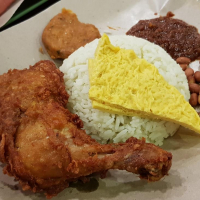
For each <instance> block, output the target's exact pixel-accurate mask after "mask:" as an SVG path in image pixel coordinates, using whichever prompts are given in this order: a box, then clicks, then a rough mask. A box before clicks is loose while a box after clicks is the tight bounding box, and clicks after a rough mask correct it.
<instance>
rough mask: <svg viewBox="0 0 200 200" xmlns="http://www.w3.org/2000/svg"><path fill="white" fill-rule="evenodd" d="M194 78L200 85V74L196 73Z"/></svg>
mask: <svg viewBox="0 0 200 200" xmlns="http://www.w3.org/2000/svg"><path fill="white" fill-rule="evenodd" d="M194 78H195V81H196V82H198V83H199V82H200V72H195V73H194Z"/></svg>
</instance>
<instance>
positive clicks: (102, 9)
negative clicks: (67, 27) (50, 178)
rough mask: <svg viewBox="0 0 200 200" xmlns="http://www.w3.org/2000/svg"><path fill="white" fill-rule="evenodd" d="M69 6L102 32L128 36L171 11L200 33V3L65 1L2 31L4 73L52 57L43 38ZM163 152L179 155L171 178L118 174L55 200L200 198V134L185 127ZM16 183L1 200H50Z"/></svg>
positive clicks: (3, 187)
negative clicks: (141, 22) (145, 22)
mask: <svg viewBox="0 0 200 200" xmlns="http://www.w3.org/2000/svg"><path fill="white" fill-rule="evenodd" d="M63 7H65V8H67V9H71V10H72V11H74V12H75V13H76V14H77V16H78V18H79V20H80V21H82V22H86V23H92V24H94V25H95V26H96V27H97V28H98V29H99V30H100V32H101V33H103V32H110V34H125V32H126V31H127V30H128V29H129V28H130V27H131V26H132V25H134V24H135V23H136V22H137V21H138V20H140V19H147V18H154V17H156V16H155V15H154V13H158V15H157V16H159V15H165V14H166V13H167V12H168V11H172V12H173V13H174V14H175V17H176V18H179V19H183V20H184V21H186V22H188V23H190V24H192V25H194V26H196V27H197V28H198V29H199V30H200V20H199V19H200V2H199V1H198V0H135V1H133V0H81V1H80V0H68V1H64V0H62V1H60V2H59V3H57V4H55V5H53V6H52V7H50V8H49V9H47V10H45V11H44V12H42V13H40V14H39V15H37V16H35V17H34V18H32V19H30V20H28V21H26V22H23V23H21V24H19V25H16V26H15V27H12V28H10V29H8V30H6V31H3V32H1V33H0V74H2V73H4V72H7V70H8V69H10V68H17V69H23V68H27V67H28V66H29V65H34V64H35V63H36V62H37V61H39V60H41V59H50V58H49V56H48V55H47V54H46V53H45V54H41V53H40V52H39V48H40V47H42V46H43V45H42V42H41V34H42V31H43V29H44V27H45V26H46V24H47V23H48V22H49V20H50V19H51V18H52V17H53V16H54V15H56V14H57V13H59V12H60V11H61V9H62V8H63ZM108 26H110V27H113V28H115V29H116V30H112V29H109V28H108ZM60 64H61V63H59V62H57V65H60ZM163 148H164V149H166V150H168V151H171V152H172V153H173V165H172V168H171V170H170V173H169V176H167V177H165V178H164V179H162V180H161V181H159V182H155V183H147V182H146V181H141V180H140V179H139V178H138V177H137V176H136V175H133V174H130V173H128V172H124V171H117V170H112V171H110V172H108V174H107V178H105V179H99V180H98V182H97V181H95V180H94V179H93V180H92V182H91V183H89V184H86V185H73V187H70V188H68V189H65V190H64V191H63V192H61V193H60V194H59V195H58V196H57V197H55V198H54V199H59V200H64V199H68V200H72V199H73V200H74V199H83V200H86V199H88V200H92V199H97V200H108V199H109V200H111V199H112V200H121V199H126V200H143V199H144V200H146V199H148V200H159V199H163V200H188V199H191V200H199V199H200V190H199V186H200V135H197V134H195V133H192V132H190V131H188V130H185V129H183V128H181V129H180V130H179V131H178V133H176V135H175V136H174V137H172V138H169V139H167V140H166V141H165V143H164V146H163ZM0 171H1V169H0ZM1 173H2V172H1ZM16 184H17V182H14V181H13V178H12V177H8V176H6V175H3V174H1V175H0V200H7V199H17V200H18V199H23V200H30V199H34V200H38V199H45V197H44V196H43V195H42V194H33V193H31V192H22V191H21V190H20V189H19V190H16V189H15V185H16ZM91 190H92V191H91Z"/></svg>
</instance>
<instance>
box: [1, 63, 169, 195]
mask: <svg viewBox="0 0 200 200" xmlns="http://www.w3.org/2000/svg"><path fill="white" fill-rule="evenodd" d="M68 97H69V95H68V94H67V92H66V91H65V86H64V80H63V74H62V72H60V71H59V70H58V69H57V68H56V67H55V65H54V64H53V63H52V62H50V61H40V62H38V63H36V64H35V65H34V66H30V69H24V70H10V71H8V73H6V74H3V75H1V76H0V161H1V162H2V163H6V166H5V168H4V173H5V174H8V175H10V176H14V177H15V178H16V179H17V180H19V182H20V184H21V185H22V188H23V190H28V189H30V190H32V191H33V192H45V194H46V196H47V197H48V198H50V197H52V196H55V195H57V194H58V193H59V192H60V191H62V190H63V189H64V188H66V187H67V186H68V183H69V182H71V181H75V180H77V179H83V178H84V177H86V176H88V175H90V174H92V173H95V172H99V173H100V174H105V172H106V171H107V170H109V169H120V170H127V171H129V172H132V173H136V174H139V176H140V178H142V179H147V180H149V181H157V180H159V179H161V178H162V177H163V176H164V175H166V174H167V173H168V170H169V169H170V167H171V159H172V155H171V153H169V152H166V151H164V150H162V149H161V148H159V147H157V146H155V145H153V144H147V143H145V141H144V140H138V139H136V138H130V139H128V140H127V141H126V143H119V144H106V145H102V144H99V143H97V142H96V141H95V140H94V139H92V138H91V137H90V136H89V135H87V134H86V133H85V131H84V130H82V127H83V123H82V121H81V120H80V119H79V117H78V116H77V115H75V114H72V113H70V112H69V111H68V110H67V109H66V108H65V106H66V104H67V101H68Z"/></svg>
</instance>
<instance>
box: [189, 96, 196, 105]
mask: <svg viewBox="0 0 200 200" xmlns="http://www.w3.org/2000/svg"><path fill="white" fill-rule="evenodd" d="M197 98H198V95H197V93H192V94H191V96H190V100H189V103H190V105H191V106H196V105H197Z"/></svg>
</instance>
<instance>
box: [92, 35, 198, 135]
mask: <svg viewBox="0 0 200 200" xmlns="http://www.w3.org/2000/svg"><path fill="white" fill-rule="evenodd" d="M88 69H89V79H90V90H89V98H90V99H91V100H92V105H93V108H96V109H99V110H102V111H106V112H110V113H115V114H120V115H126V116H135V115H137V116H140V117H145V118H146V117H148V118H153V119H162V120H166V121H172V122H174V123H177V124H180V125H182V126H184V127H186V128H189V129H191V130H194V131H196V132H198V133H200V118H199V116H198V114H197V113H196V111H195V110H194V109H193V108H192V107H191V105H190V104H189V103H188V102H187V101H186V100H185V99H184V96H183V95H182V94H181V93H180V92H179V91H178V90H177V89H176V88H175V87H174V86H172V85H170V84H168V82H167V81H165V79H164V78H163V76H162V75H160V74H159V72H158V69H157V68H156V67H155V66H154V65H152V64H150V63H148V62H147V61H146V60H144V59H140V58H138V57H137V55H136V54H135V53H134V51H133V50H127V49H120V48H119V47H115V46H113V45H112V44H111V43H110V40H109V38H108V36H107V35H105V34H104V35H103V36H102V38H101V39H100V40H99V44H98V46H97V49H96V52H95V58H94V59H90V60H89V63H88Z"/></svg>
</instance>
